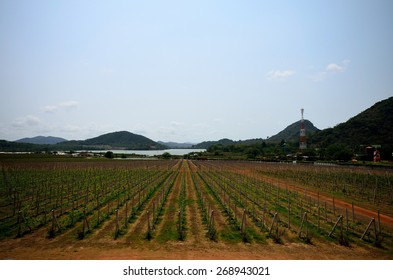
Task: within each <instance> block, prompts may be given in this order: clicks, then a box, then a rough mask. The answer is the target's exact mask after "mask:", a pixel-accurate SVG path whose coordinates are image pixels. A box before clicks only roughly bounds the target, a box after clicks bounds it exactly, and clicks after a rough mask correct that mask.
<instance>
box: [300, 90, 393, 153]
mask: <svg viewBox="0 0 393 280" xmlns="http://www.w3.org/2000/svg"><path fill="white" fill-rule="evenodd" d="M392 127H393V97H390V98H388V99H385V100H382V101H380V102H377V103H375V104H374V105H373V106H371V107H370V108H368V109H367V110H365V111H363V112H361V113H360V114H358V115H356V116H355V117H353V118H351V119H349V120H348V121H346V122H344V123H341V124H338V125H337V126H335V127H333V128H328V129H324V130H321V131H319V132H317V133H315V134H314V135H312V136H311V137H310V138H309V139H308V143H309V144H310V147H316V148H326V147H329V146H331V145H342V146H343V145H344V146H347V147H348V148H350V149H351V150H352V151H355V152H356V151H359V150H362V149H363V147H365V146H369V145H378V146H379V145H380V146H381V150H382V153H384V154H385V156H386V155H389V153H390V156H391V152H392V150H393V132H392Z"/></svg>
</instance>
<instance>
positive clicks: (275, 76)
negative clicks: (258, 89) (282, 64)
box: [266, 70, 295, 80]
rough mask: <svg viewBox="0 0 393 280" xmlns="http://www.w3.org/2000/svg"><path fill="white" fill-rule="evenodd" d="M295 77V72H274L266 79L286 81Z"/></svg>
mask: <svg viewBox="0 0 393 280" xmlns="http://www.w3.org/2000/svg"><path fill="white" fill-rule="evenodd" d="M293 75H295V71H293V70H272V71H269V72H268V73H267V74H266V78H267V79H268V80H273V79H285V78H287V77H290V76H293Z"/></svg>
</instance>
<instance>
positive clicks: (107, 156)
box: [105, 151, 113, 158]
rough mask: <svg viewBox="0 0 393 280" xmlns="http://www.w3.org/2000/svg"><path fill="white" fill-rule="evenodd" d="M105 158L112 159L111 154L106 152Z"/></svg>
mask: <svg viewBox="0 0 393 280" xmlns="http://www.w3.org/2000/svg"><path fill="white" fill-rule="evenodd" d="M105 157H106V158H113V152H111V151H107V152H106V153H105Z"/></svg>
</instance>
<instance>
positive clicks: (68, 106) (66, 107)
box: [59, 100, 79, 109]
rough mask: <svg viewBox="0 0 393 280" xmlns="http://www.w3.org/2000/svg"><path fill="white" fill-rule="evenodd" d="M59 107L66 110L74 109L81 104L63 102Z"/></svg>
mask: <svg viewBox="0 0 393 280" xmlns="http://www.w3.org/2000/svg"><path fill="white" fill-rule="evenodd" d="M59 106H60V107H62V108H65V109H72V108H76V107H78V106H79V102H77V101H72V100H70V101H65V102H61V103H60V104H59Z"/></svg>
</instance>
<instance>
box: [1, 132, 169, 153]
mask: <svg viewBox="0 0 393 280" xmlns="http://www.w3.org/2000/svg"><path fill="white" fill-rule="evenodd" d="M166 148H167V147H166V146H165V145H161V144H159V143H157V142H154V141H153V140H151V139H149V138H147V137H144V136H142V135H138V134H134V133H131V132H128V131H118V132H112V133H107V134H104V135H101V136H98V137H94V138H90V139H87V140H71V141H64V142H61V143H57V144H54V145H48V144H47V145H39V144H31V143H19V142H11V141H5V140H1V141H0V151H2V152H38V151H61V150H64V151H70V150H74V151H75V150H109V149H114V150H115V149H119V150H163V149H166Z"/></svg>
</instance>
